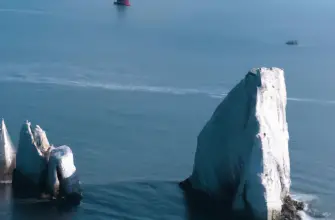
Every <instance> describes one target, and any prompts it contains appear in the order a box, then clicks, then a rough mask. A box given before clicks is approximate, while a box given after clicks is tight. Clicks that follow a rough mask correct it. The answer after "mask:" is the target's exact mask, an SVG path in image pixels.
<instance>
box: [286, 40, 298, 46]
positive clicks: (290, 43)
mask: <svg viewBox="0 0 335 220" xmlns="http://www.w3.org/2000/svg"><path fill="white" fill-rule="evenodd" d="M286 44H287V45H298V41H297V40H289V41H287V42H286Z"/></svg>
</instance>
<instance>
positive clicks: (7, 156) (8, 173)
mask: <svg viewBox="0 0 335 220" xmlns="http://www.w3.org/2000/svg"><path fill="white" fill-rule="evenodd" d="M0 132H1V134H0V182H6V183H7V182H11V180H12V173H13V170H14V168H15V157H16V155H15V148H14V145H13V143H12V140H11V138H10V136H9V133H8V131H7V127H6V124H5V121H4V120H3V119H2V121H1V127H0Z"/></svg>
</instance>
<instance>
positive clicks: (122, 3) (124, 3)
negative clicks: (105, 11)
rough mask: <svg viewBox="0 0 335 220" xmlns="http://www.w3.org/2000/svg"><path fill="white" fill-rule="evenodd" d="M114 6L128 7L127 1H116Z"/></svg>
mask: <svg viewBox="0 0 335 220" xmlns="http://www.w3.org/2000/svg"><path fill="white" fill-rule="evenodd" d="M114 5H123V6H130V2H129V0H116V1H115V2H114Z"/></svg>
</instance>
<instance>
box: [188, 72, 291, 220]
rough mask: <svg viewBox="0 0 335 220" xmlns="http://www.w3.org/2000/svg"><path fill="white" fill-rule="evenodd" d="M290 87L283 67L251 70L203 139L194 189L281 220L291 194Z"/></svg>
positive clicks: (239, 208)
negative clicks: (288, 88) (287, 197)
mask: <svg viewBox="0 0 335 220" xmlns="http://www.w3.org/2000/svg"><path fill="white" fill-rule="evenodd" d="M288 140H289V134H288V128H287V122H286V86H285V79H284V71H283V70H282V69H279V68H259V69H253V70H251V71H250V72H249V73H248V74H247V75H246V76H245V78H244V79H243V80H242V81H241V82H240V83H238V84H237V85H236V86H235V87H234V88H233V89H232V90H231V91H230V92H229V94H228V95H227V97H226V98H225V99H224V100H223V101H222V103H221V104H220V105H219V106H218V107H217V109H216V110H215V112H214V114H213V115H212V117H211V119H210V120H209V121H208V122H207V124H206V125H205V127H204V128H203V130H202V131H201V132H200V134H199V136H198V144H197V150H196V154H195V161H194V167H193V173H192V175H191V176H190V177H189V179H188V181H189V182H190V183H191V186H192V188H193V189H196V190H200V191H203V192H205V193H207V194H208V195H209V196H211V197H212V198H215V199H217V200H225V201H229V202H230V203H231V204H232V209H233V210H234V211H237V212H247V213H248V214H251V215H252V216H254V217H255V218H256V219H278V218H279V216H280V213H281V209H282V205H283V201H284V198H285V197H286V196H287V195H288V193H289V190H290V183H291V182H290V159H289V151H288Z"/></svg>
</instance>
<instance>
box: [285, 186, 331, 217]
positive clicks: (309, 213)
mask: <svg viewBox="0 0 335 220" xmlns="http://www.w3.org/2000/svg"><path fill="white" fill-rule="evenodd" d="M291 196H292V198H293V199H295V200H298V201H302V202H304V203H305V204H306V206H305V209H304V211H301V212H299V215H300V216H301V218H302V219H303V220H311V219H312V220H314V219H327V220H333V219H334V218H331V213H328V212H321V211H320V210H317V209H314V208H312V207H311V204H312V203H316V202H318V201H319V198H318V197H317V196H316V195H312V194H305V193H295V192H293V193H292V194H291Z"/></svg>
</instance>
